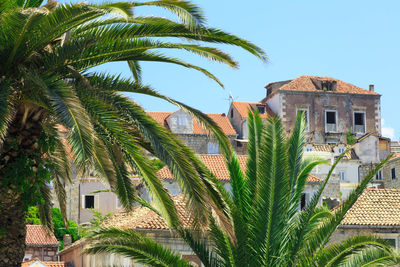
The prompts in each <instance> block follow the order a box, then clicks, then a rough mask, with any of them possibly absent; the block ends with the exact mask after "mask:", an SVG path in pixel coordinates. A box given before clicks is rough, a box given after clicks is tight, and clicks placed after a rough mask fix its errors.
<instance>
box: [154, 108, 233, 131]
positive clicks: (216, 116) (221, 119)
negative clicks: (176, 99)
mask: <svg viewBox="0 0 400 267" xmlns="http://www.w3.org/2000/svg"><path fill="white" fill-rule="evenodd" d="M147 113H148V114H149V115H150V116H151V117H152V118H153V119H154V120H155V121H157V122H158V123H160V124H161V125H163V126H165V127H167V128H168V124H167V121H166V119H167V118H168V117H169V116H170V115H171V114H172V113H173V112H158V111H147ZM206 115H207V116H208V117H210V118H211V119H212V120H213V121H214V122H215V123H216V124H217V125H218V126H219V127H220V128H221V129H222V131H223V132H224V133H225V134H226V135H236V131H235V129H234V128H233V127H232V124H231V123H230V121H229V119H228V117H226V115H225V114H224V113H206ZM193 133H194V134H207V133H208V131H207V130H206V129H204V127H203V126H202V125H201V124H200V123H199V122H198V121H197V120H196V119H194V120H193Z"/></svg>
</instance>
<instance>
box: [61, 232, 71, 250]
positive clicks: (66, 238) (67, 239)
mask: <svg viewBox="0 0 400 267" xmlns="http://www.w3.org/2000/svg"><path fill="white" fill-rule="evenodd" d="M71 244H72V238H71V236H70V235H69V234H65V235H64V237H63V245H64V248H65V247H68V246H69V245H71Z"/></svg>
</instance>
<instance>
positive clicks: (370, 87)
mask: <svg viewBox="0 0 400 267" xmlns="http://www.w3.org/2000/svg"><path fill="white" fill-rule="evenodd" d="M369 90H370V91H371V92H373V91H374V85H373V84H370V85H369Z"/></svg>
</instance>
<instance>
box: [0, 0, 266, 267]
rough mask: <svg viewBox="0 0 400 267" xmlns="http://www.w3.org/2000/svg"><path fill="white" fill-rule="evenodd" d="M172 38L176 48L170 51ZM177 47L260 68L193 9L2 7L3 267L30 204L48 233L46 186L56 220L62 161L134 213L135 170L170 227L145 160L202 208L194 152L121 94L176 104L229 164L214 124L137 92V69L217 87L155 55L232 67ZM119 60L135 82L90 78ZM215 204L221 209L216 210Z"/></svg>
mask: <svg viewBox="0 0 400 267" xmlns="http://www.w3.org/2000/svg"><path fill="white" fill-rule="evenodd" d="M139 6H156V7H161V8H164V9H166V10H168V11H170V12H172V13H173V14H175V15H176V16H177V17H178V20H177V21H174V20H170V19H165V18H160V17H151V16H145V17H138V16H134V15H133V9H134V8H136V7H139ZM176 38H180V41H177V42H174V41H173V40H175V39H176ZM186 41H202V43H218V44H229V45H234V46H238V47H241V48H243V49H245V50H247V51H248V52H250V53H252V54H253V55H255V56H257V57H258V58H260V59H261V60H264V61H265V60H266V57H265V54H264V52H263V51H262V50H261V49H260V48H258V47H257V46H255V45H253V44H252V43H250V42H248V41H246V40H243V39H240V38H238V37H236V36H235V35H232V34H229V33H226V32H223V31H221V30H219V29H214V28H209V27H206V26H205V18H204V16H203V14H202V12H201V10H200V9H199V8H198V7H197V6H195V5H194V4H192V3H190V2H188V1H183V0H157V1H149V2H140V3H137V2H118V3H107V4H99V5H97V4H88V3H83V2H82V3H77V4H62V5H59V4H57V2H53V1H51V0H49V1H48V3H47V4H45V5H43V6H42V0H0V61H1V62H2V63H1V64H0V196H1V199H0V217H1V220H0V266H14V265H15V266H19V264H20V262H21V260H22V258H23V255H24V241H25V225H24V219H23V218H24V217H25V215H24V214H25V211H26V208H27V207H28V206H29V205H33V204H37V205H39V208H40V211H41V212H40V214H41V219H42V222H44V223H46V225H47V226H48V227H49V228H51V227H52V225H51V219H50V201H49V199H50V192H49V188H48V186H47V184H48V183H49V182H50V181H52V183H53V184H54V187H55V190H56V192H57V196H58V198H59V202H60V207H61V211H62V212H63V214H64V216H65V191H64V189H63V185H64V183H65V182H67V181H69V180H70V177H71V175H70V172H71V166H70V160H72V161H73V164H74V166H75V167H76V168H77V170H79V171H81V172H87V171H92V170H93V169H94V170H95V171H96V173H97V175H98V176H99V177H102V178H104V179H105V180H106V181H107V182H108V183H109V184H110V186H111V188H112V190H113V191H115V192H116V193H117V194H118V196H119V198H120V200H121V203H122V204H123V205H124V207H125V208H127V209H131V208H132V207H133V205H134V203H135V202H136V201H140V202H142V203H143V201H142V200H141V199H139V198H137V197H136V196H135V192H134V187H133V186H132V183H131V180H130V179H129V173H128V170H135V171H136V172H137V173H139V174H140V176H141V178H142V179H143V182H144V183H145V185H146V186H147V187H148V188H149V191H150V192H151V195H152V198H153V201H155V203H156V205H157V207H158V209H159V210H160V212H161V213H162V214H163V216H164V217H165V218H166V219H167V220H168V222H169V223H171V224H172V225H175V224H177V221H178V219H177V217H176V214H175V213H174V212H173V211H174V206H173V203H172V201H171V199H170V197H169V195H168V194H167V192H166V191H165V189H164V187H163V186H162V184H161V183H160V181H159V180H158V179H157V177H156V175H155V171H154V169H153V167H152V164H151V162H150V161H149V159H148V157H147V156H146V155H147V152H150V153H152V154H153V155H155V156H157V157H158V158H159V159H161V160H162V161H164V162H165V163H166V164H167V165H168V166H169V167H170V168H171V170H172V171H173V173H174V174H175V175H176V177H177V179H178V180H179V182H180V183H181V185H182V188H183V190H184V191H185V192H187V193H190V195H189V196H190V205H191V207H192V208H193V209H192V210H193V212H194V214H198V215H201V214H203V213H202V210H203V209H205V208H206V207H208V206H210V205H209V203H210V202H209V201H208V195H212V190H213V186H212V182H210V181H208V180H207V179H208V177H207V175H206V174H205V173H201V171H202V168H203V167H202V166H201V165H199V164H198V162H197V161H191V158H194V155H193V152H191V151H189V150H188V149H187V148H186V147H185V146H183V145H182V143H181V142H180V141H179V140H178V139H177V138H175V137H174V136H172V135H171V133H170V132H169V131H167V130H165V129H164V128H163V127H162V126H160V125H158V124H157V123H156V122H155V121H154V120H153V119H151V118H150V117H149V116H148V115H147V114H146V113H145V111H144V110H143V109H142V107H141V106H140V105H138V104H137V103H135V102H134V101H133V100H132V99H129V98H126V97H124V96H123V95H121V94H120V92H132V93H137V94H144V95H149V96H153V97H157V98H160V99H164V100H166V101H169V102H171V103H173V104H175V105H178V106H179V107H181V108H183V109H185V110H186V111H188V112H189V113H191V114H192V115H194V116H195V117H196V118H197V119H198V120H199V121H201V122H202V123H203V124H204V125H205V126H206V127H208V128H210V129H211V130H212V132H213V133H214V134H215V135H216V136H217V138H218V140H219V141H220V143H221V148H222V149H224V151H225V153H227V154H229V153H230V151H231V147H230V146H229V141H228V139H227V138H226V137H225V136H224V135H223V133H222V131H221V130H220V129H219V128H218V127H217V126H216V124H215V123H214V122H213V121H212V120H210V119H209V118H208V117H207V116H205V115H203V114H202V113H201V112H199V111H198V110H196V109H192V108H190V107H188V106H186V105H185V104H183V103H181V102H178V101H175V100H173V99H171V98H168V97H166V96H164V95H161V94H159V93H158V92H157V91H155V90H153V89H152V88H150V87H148V86H144V85H142V84H141V82H140V80H141V79H140V77H141V68H140V62H141V61H154V62H166V63H173V64H177V65H181V66H184V67H187V68H192V69H195V70H198V71H200V72H201V73H203V74H205V75H207V76H208V77H210V78H211V79H214V80H215V81H217V82H218V83H220V82H219V80H218V79H217V78H216V77H215V76H214V75H213V74H211V73H210V72H208V71H207V70H205V69H203V68H201V67H199V66H196V65H192V64H189V63H187V62H185V61H183V60H181V59H178V58H173V57H168V56H166V55H164V54H163V53H162V52H161V51H163V50H165V49H167V51H168V50H177V49H178V50H185V51H188V52H191V53H193V54H195V55H198V56H200V57H204V58H207V59H209V60H212V61H216V62H220V63H224V64H226V65H228V66H230V67H233V68H236V67H237V62H235V61H234V60H233V59H232V58H231V56H230V55H228V54H226V53H224V52H222V51H220V50H219V49H217V48H214V47H208V46H205V45H199V44H194V43H193V42H186ZM120 61H123V62H127V64H128V65H129V67H130V69H131V71H132V75H133V77H134V79H133V80H130V79H124V78H121V77H119V76H115V75H111V74H107V73H98V72H93V71H91V70H92V69H93V67H96V66H99V65H102V64H105V63H108V62H120ZM220 84H221V83H220ZM204 183H206V184H204ZM218 205H223V203H215V204H214V205H213V206H214V208H219V207H218ZM198 218H200V219H201V217H200V216H198ZM203 219H205V221H206V220H207V217H204V218H203ZM199 222H201V220H199Z"/></svg>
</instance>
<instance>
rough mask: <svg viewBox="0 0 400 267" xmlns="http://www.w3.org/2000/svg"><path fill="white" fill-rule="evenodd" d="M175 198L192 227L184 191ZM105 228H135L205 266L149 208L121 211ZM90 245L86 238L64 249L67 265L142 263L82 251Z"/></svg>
mask: <svg viewBox="0 0 400 267" xmlns="http://www.w3.org/2000/svg"><path fill="white" fill-rule="evenodd" d="M172 199H173V201H174V203H175V206H176V208H177V210H178V214H179V216H180V219H181V222H182V223H183V225H184V226H185V227H190V222H191V219H190V216H189V212H188V211H187V210H186V208H185V206H186V204H185V201H184V198H183V195H182V194H178V195H175V196H173V198H172ZM102 226H104V227H117V228H120V229H134V230H136V231H138V232H140V233H141V234H143V235H145V236H147V237H150V238H151V239H153V240H154V241H156V242H157V243H159V244H161V245H163V246H165V247H167V248H170V249H172V250H174V251H175V252H178V253H179V254H180V255H182V257H183V258H186V259H187V260H189V261H191V262H192V263H193V264H194V266H201V263H200V261H199V259H198V258H197V256H196V255H194V253H193V251H192V250H191V249H190V247H189V246H187V245H186V243H185V242H184V241H183V240H182V239H181V238H180V237H178V236H177V234H176V233H174V232H173V231H171V230H170V229H169V227H168V225H167V223H166V222H165V220H164V219H163V218H161V217H160V216H159V215H157V214H156V213H154V212H153V211H151V210H150V209H148V208H145V207H142V206H140V207H136V208H135V209H134V210H133V211H131V212H119V213H117V214H115V215H114V216H113V217H112V218H110V219H109V220H107V221H106V222H104V223H103V224H102ZM86 246H87V244H86V242H85V241H84V240H80V241H77V242H75V243H73V244H72V245H70V246H68V247H66V248H64V249H63V250H61V251H60V252H59V253H58V255H59V256H60V259H61V260H62V261H64V262H65V263H66V264H67V265H68V264H69V265H70V266H74V267H83V266H87V267H95V266H99V265H100V264H102V265H107V264H109V265H110V266H123V267H131V266H142V265H139V264H136V263H135V262H133V261H131V260H130V259H128V258H125V257H122V256H119V255H112V254H111V255H110V254H106V253H104V254H98V255H85V254H82V253H81V252H82V251H83V249H84V248H85V247H86Z"/></svg>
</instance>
